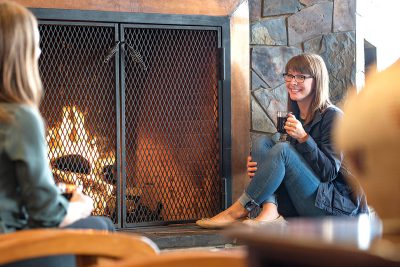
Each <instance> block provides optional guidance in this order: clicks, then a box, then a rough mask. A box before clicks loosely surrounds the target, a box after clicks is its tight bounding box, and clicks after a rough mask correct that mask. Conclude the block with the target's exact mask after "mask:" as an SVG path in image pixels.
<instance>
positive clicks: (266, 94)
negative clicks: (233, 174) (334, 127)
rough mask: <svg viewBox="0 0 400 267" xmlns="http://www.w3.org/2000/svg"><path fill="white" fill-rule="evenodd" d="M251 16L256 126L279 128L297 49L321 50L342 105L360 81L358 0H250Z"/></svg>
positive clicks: (253, 120) (334, 94)
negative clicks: (288, 72) (285, 78)
mask: <svg viewBox="0 0 400 267" xmlns="http://www.w3.org/2000/svg"><path fill="white" fill-rule="evenodd" d="M249 6H250V22H251V26H250V27H251V33H250V34H251V40H250V49H251V51H250V53H251V103H250V104H251V131H252V137H253V138H254V137H255V135H257V133H274V132H276V128H275V125H276V118H275V117H276V115H275V114H276V111H277V110H278V109H285V108H286V105H287V92H286V88H285V84H284V81H283V78H282V73H283V72H284V67H285V64H286V62H287V61H288V60H289V59H290V58H291V57H292V56H294V55H297V54H300V53H303V52H312V53H316V54H319V55H321V56H322V57H323V58H324V60H325V63H326V65H327V68H328V71H329V74H330V90H331V91H330V95H331V100H332V101H333V102H334V103H335V104H337V105H339V106H340V105H341V102H342V101H343V100H344V99H345V97H346V95H347V92H348V90H350V89H349V88H353V86H354V85H355V72H356V66H355V55H356V40H355V26H356V25H355V18H356V15H355V10H356V0H249Z"/></svg>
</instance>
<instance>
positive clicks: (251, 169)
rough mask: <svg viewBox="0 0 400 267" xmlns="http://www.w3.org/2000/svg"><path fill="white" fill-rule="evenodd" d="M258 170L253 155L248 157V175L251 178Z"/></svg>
mask: <svg viewBox="0 0 400 267" xmlns="http://www.w3.org/2000/svg"><path fill="white" fill-rule="evenodd" d="M256 171H257V162H255V161H252V158H251V156H248V157H247V175H248V176H249V177H250V178H253V176H254V175H255V174H256Z"/></svg>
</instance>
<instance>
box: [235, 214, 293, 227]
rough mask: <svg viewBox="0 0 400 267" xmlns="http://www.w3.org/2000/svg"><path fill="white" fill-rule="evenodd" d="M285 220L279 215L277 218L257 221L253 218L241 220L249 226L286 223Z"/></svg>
mask: <svg viewBox="0 0 400 267" xmlns="http://www.w3.org/2000/svg"><path fill="white" fill-rule="evenodd" d="M286 223H287V221H286V220H285V218H283V217H282V216H281V215H279V217H278V218H276V219H274V220H265V221H259V220H255V219H247V220H244V221H243V224H245V225H250V226H261V225H269V224H271V225H272V224H286Z"/></svg>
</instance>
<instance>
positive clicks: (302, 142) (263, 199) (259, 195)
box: [196, 54, 368, 228]
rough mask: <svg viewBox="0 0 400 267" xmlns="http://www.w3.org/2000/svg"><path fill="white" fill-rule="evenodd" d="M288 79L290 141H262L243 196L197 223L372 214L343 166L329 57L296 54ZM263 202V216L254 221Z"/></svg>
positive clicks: (249, 164) (287, 70) (256, 146)
mask: <svg viewBox="0 0 400 267" xmlns="http://www.w3.org/2000/svg"><path fill="white" fill-rule="evenodd" d="M283 77H284V80H285V84H286V89H287V92H288V96H289V98H288V111H290V112H291V113H290V114H289V115H288V118H287V120H286V123H285V126H284V128H285V130H286V132H287V134H288V136H289V138H288V142H275V141H274V140H272V139H271V138H269V137H265V138H260V139H258V140H257V141H256V142H255V143H254V144H253V145H252V155H251V156H249V157H248V161H247V171H248V175H249V176H250V178H251V181H250V183H249V185H248V186H247V188H246V189H245V191H244V192H243V194H242V195H241V196H240V198H239V199H238V200H237V201H236V202H234V204H233V205H232V206H230V207H229V208H228V209H226V210H225V211H222V212H221V213H219V214H217V215H216V216H214V217H212V218H207V219H201V220H198V221H197V222H196V224H197V225H199V226H201V227H204V228H223V227H225V226H228V225H230V224H232V223H235V222H238V221H243V222H244V223H246V224H267V223H271V222H272V223H276V222H284V219H283V218H284V217H295V216H305V217H314V216H327V215H347V216H355V215H358V214H360V213H366V212H368V208H367V204H366V201H365V197H364V194H363V193H362V190H360V188H359V187H357V188H356V189H358V190H355V188H354V184H355V183H354V182H355V181H354V178H352V177H351V176H350V175H348V174H347V172H346V170H345V168H344V166H343V164H342V161H343V155H342V153H341V152H340V151H336V150H335V148H334V147H333V144H332V130H333V126H334V122H335V120H336V119H337V118H338V117H341V116H342V111H341V110H340V109H339V108H337V107H336V106H334V105H333V104H332V103H331V101H330V100H329V77H328V71H327V69H326V66H325V63H324V61H323V59H322V58H321V57H320V56H319V55H315V54H301V55H298V56H295V57H293V58H291V59H290V60H289V62H288V63H287V64H286V67H285V73H284V74H283ZM349 179H351V180H349ZM357 186H358V185H357ZM258 206H259V207H261V208H262V209H261V212H260V213H259V215H258V216H257V217H256V218H254V219H249V218H248V214H249V213H250V211H251V210H253V209H254V208H255V207H258Z"/></svg>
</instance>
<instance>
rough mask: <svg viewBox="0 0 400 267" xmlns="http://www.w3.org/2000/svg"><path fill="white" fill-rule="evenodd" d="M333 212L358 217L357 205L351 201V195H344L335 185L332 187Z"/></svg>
mask: <svg viewBox="0 0 400 267" xmlns="http://www.w3.org/2000/svg"><path fill="white" fill-rule="evenodd" d="M332 187H333V190H332V210H333V213H338V214H345V215H353V216H354V215H357V209H358V207H357V205H355V204H354V202H353V201H352V200H351V196H350V195H344V194H342V193H341V192H340V191H339V190H338V189H337V188H336V187H335V186H334V185H332Z"/></svg>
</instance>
